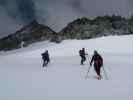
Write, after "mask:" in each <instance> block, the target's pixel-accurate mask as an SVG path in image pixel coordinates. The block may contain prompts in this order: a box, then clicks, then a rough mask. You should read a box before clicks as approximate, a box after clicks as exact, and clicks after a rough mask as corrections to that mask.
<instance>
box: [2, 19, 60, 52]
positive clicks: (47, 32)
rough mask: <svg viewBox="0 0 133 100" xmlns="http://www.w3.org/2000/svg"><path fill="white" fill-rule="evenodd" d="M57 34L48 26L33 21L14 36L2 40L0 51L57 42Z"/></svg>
mask: <svg viewBox="0 0 133 100" xmlns="http://www.w3.org/2000/svg"><path fill="white" fill-rule="evenodd" d="M56 37H57V33H56V32H54V31H53V30H52V29H50V28H49V27H48V26H45V25H41V24H39V23H38V22H37V21H35V20H34V21H32V22H31V23H30V24H28V25H26V26H24V27H23V28H21V29H20V30H18V31H17V32H15V33H14V34H11V35H9V36H7V37H5V38H2V39H0V50H12V49H17V48H20V47H22V46H28V45H29V44H31V43H34V42H39V41H45V40H49V41H53V42H56V39H57V38H56Z"/></svg>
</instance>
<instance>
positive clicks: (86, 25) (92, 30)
mask: <svg viewBox="0 0 133 100" xmlns="http://www.w3.org/2000/svg"><path fill="white" fill-rule="evenodd" d="M132 19H133V18H130V19H126V18H123V17H121V16H115V15H113V16H102V17H101V16H98V17H96V18H94V19H89V18H80V19H77V20H75V21H73V22H71V23H69V24H68V25H67V26H66V27H65V28H64V29H63V30H61V31H60V32H59V34H60V38H62V40H63V39H89V38H95V37H100V36H108V35H127V34H133V20H132Z"/></svg>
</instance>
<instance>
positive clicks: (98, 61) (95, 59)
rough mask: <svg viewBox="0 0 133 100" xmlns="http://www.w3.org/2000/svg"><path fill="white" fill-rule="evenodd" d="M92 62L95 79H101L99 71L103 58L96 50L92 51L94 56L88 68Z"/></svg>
mask: <svg viewBox="0 0 133 100" xmlns="http://www.w3.org/2000/svg"><path fill="white" fill-rule="evenodd" d="M93 62H94V69H95V71H96V73H97V75H98V77H97V78H98V79H101V74H100V69H101V67H102V66H103V58H102V57H101V55H100V54H99V53H98V52H97V51H96V50H94V55H93V56H92V59H91V62H90V66H92V63H93Z"/></svg>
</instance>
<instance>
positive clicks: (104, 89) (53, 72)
mask: <svg viewBox="0 0 133 100" xmlns="http://www.w3.org/2000/svg"><path fill="white" fill-rule="evenodd" d="M132 42H133V36H130V35H129V36H110V37H102V38H97V39H90V40H65V41H63V42H62V43H60V44H53V43H48V42H42V43H37V44H34V45H32V46H30V47H28V48H23V49H20V50H15V51H11V52H6V53H1V55H0V80H1V81H0V100H133V78H132V76H133V73H132V70H133V67H132V66H133V62H132V59H133V50H132V49H133V47H132V46H131V43H132ZM82 47H85V48H86V51H87V52H88V54H89V56H88V59H89V60H90V58H91V55H92V53H93V50H94V49H96V50H98V51H99V53H100V54H101V55H102V56H103V58H104V68H105V70H106V72H107V75H108V77H109V80H106V79H105V78H103V79H102V80H101V81H99V80H96V79H95V78H94V76H95V75H96V74H95V72H94V69H93V68H91V69H90V73H89V75H88V78H87V79H85V76H86V73H87V70H88V67H89V65H88V63H89V61H87V62H86V63H85V65H84V66H81V65H80V57H79V56H78V51H79V49H80V48H82ZM45 49H48V50H49V52H50V57H51V63H50V64H49V65H48V68H47V69H46V71H45V72H44V71H43V69H42V67H41V65H42V60H41V53H42V52H43V51H44V50H45ZM102 75H103V77H104V73H103V70H102Z"/></svg>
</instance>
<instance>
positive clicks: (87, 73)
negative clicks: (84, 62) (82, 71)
mask: <svg viewBox="0 0 133 100" xmlns="http://www.w3.org/2000/svg"><path fill="white" fill-rule="evenodd" d="M90 68H91V66H89V69H88V71H87V74H86V76H85V78H87V77H88V73H89V71H90Z"/></svg>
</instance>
